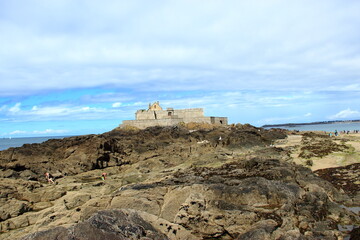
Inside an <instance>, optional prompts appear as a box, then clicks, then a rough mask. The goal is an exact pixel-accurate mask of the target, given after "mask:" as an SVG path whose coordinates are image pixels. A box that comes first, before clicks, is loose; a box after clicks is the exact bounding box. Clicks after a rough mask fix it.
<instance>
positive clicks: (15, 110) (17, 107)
mask: <svg viewBox="0 0 360 240" xmlns="http://www.w3.org/2000/svg"><path fill="white" fill-rule="evenodd" d="M20 106H21V103H16V104H15V106H13V107H11V108H10V109H9V112H11V113H18V112H20V111H21V109H20Z"/></svg>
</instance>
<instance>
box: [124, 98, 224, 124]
mask: <svg viewBox="0 0 360 240" xmlns="http://www.w3.org/2000/svg"><path fill="white" fill-rule="evenodd" d="M135 119H136V120H124V121H123V123H122V125H121V126H122V127H124V126H134V127H137V128H140V129H143V128H147V127H150V126H172V125H176V124H179V123H181V122H184V123H190V122H197V123H209V124H223V125H227V124H228V120H227V117H206V116H204V110H203V109H202V108H190V109H177V110H176V109H173V108H167V109H166V110H163V109H162V107H161V106H160V104H159V102H155V103H153V104H152V105H151V104H149V109H147V110H145V109H141V110H138V111H136V113H135Z"/></svg>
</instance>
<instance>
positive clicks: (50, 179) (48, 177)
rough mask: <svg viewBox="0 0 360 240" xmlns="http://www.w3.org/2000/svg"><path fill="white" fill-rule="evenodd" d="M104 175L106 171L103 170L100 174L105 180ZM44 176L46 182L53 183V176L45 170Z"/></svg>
mask: <svg viewBox="0 0 360 240" xmlns="http://www.w3.org/2000/svg"><path fill="white" fill-rule="evenodd" d="M106 176H107V173H106V172H103V173H102V174H101V180H103V181H105V179H106ZM45 178H46V181H47V182H48V183H50V184H54V183H55V182H54V176H53V175H51V174H50V173H48V172H46V173H45Z"/></svg>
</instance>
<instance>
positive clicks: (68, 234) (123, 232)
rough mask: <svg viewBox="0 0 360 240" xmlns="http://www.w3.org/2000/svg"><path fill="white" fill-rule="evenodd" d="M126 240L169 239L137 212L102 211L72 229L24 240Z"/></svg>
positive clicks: (27, 237) (45, 233)
mask: <svg viewBox="0 0 360 240" xmlns="http://www.w3.org/2000/svg"><path fill="white" fill-rule="evenodd" d="M43 239H59V240H69V239H76V240H103V239H107V240H126V239H144V240H145V239H158V240H165V239H168V238H167V237H166V236H165V235H164V234H161V233H159V232H158V231H157V230H155V228H154V227H153V226H152V225H151V224H149V223H148V222H146V221H144V220H143V219H142V218H141V217H140V216H139V215H138V214H137V213H136V212H133V211H126V210H105V211H100V212H98V213H97V214H95V215H94V216H92V217H91V218H89V219H88V220H87V221H85V222H82V223H78V224H76V225H74V226H73V227H70V228H63V227H57V228H53V229H50V230H47V231H42V232H37V233H34V234H30V235H27V236H25V237H24V238H22V240H43Z"/></svg>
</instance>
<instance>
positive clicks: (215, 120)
mask: <svg viewBox="0 0 360 240" xmlns="http://www.w3.org/2000/svg"><path fill="white" fill-rule="evenodd" d="M220 121H222V122H220ZM181 122H184V123H190V122H197V123H209V124H227V118H226V117H225V118H224V117H198V118H174V119H171V118H169V119H156V120H155V119H153V120H146V119H144V120H124V121H123V123H122V124H121V125H120V126H121V127H125V126H133V127H137V128H140V129H144V128H147V127H153V126H173V125H176V124H179V123H181Z"/></svg>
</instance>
